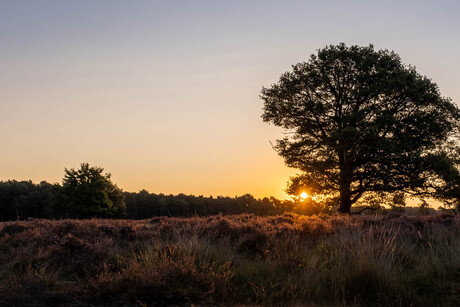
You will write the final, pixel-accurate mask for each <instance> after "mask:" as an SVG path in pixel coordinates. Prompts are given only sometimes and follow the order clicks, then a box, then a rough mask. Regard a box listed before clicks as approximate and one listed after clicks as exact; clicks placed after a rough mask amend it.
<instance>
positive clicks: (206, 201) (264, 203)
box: [0, 180, 321, 221]
mask: <svg viewBox="0 0 460 307" xmlns="http://www.w3.org/2000/svg"><path fill="white" fill-rule="evenodd" d="M62 193H63V186H62V185H61V184H50V183H48V182H46V181H42V182H40V183H38V184H35V183H33V182H32V181H16V180H8V181H0V220H2V221H8V220H17V219H20V220H24V219H27V218H47V219H51V218H77V217H78V216H75V215H72V214H67V215H63V214H62V203H61V202H60V200H61V198H62ZM123 195H124V197H125V200H124V203H125V208H124V210H122V211H120V212H118V213H116V214H112V215H111V216H110V217H111V218H128V219H146V218H151V217H155V216H170V217H172V216H177V217H189V216H208V215H216V214H220V213H221V214H224V215H227V214H243V213H250V214H256V215H276V214H282V213H283V212H285V211H290V212H296V213H299V214H315V213H319V212H321V208H319V207H316V206H314V205H311V204H308V205H307V203H306V202H295V201H292V200H279V199H276V198H274V197H270V198H267V197H265V198H262V199H256V198H254V197H253V196H252V195H250V194H245V195H243V196H237V197H224V196H217V197H212V196H209V197H205V196H194V195H185V194H178V195H165V194H154V193H149V192H148V191H146V190H141V191H140V192H137V193H134V192H123ZM91 217H101V216H98V215H94V216H87V218H91Z"/></svg>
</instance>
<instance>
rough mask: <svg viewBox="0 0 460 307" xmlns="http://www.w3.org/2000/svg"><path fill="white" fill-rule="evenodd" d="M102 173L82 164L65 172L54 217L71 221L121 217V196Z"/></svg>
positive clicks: (107, 175)
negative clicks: (68, 218) (74, 219)
mask: <svg viewBox="0 0 460 307" xmlns="http://www.w3.org/2000/svg"><path fill="white" fill-rule="evenodd" d="M103 171H104V169H103V168H100V167H90V166H89V164H88V163H82V164H81V166H80V169H78V170H75V169H66V170H65V176H64V179H63V182H62V189H61V190H60V193H59V197H58V201H57V205H56V207H55V210H56V212H55V214H56V215H57V216H60V217H73V218H92V217H119V216H123V215H124V213H125V210H126V204H125V196H124V194H123V192H122V191H121V190H120V189H119V188H118V187H117V186H116V185H115V184H113V183H112V181H111V180H110V174H105V175H104V174H103V173H102V172H103Z"/></svg>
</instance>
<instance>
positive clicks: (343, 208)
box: [339, 150, 352, 213]
mask: <svg viewBox="0 0 460 307" xmlns="http://www.w3.org/2000/svg"><path fill="white" fill-rule="evenodd" d="M339 168H340V182H339V184H340V186H339V192H340V207H339V212H340V213H350V209H351V205H352V201H351V196H352V193H351V174H352V171H351V168H350V166H349V165H347V163H346V161H345V153H344V151H343V150H339Z"/></svg>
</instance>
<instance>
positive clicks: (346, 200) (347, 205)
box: [339, 190, 351, 213]
mask: <svg viewBox="0 0 460 307" xmlns="http://www.w3.org/2000/svg"><path fill="white" fill-rule="evenodd" d="M349 192H350V190H348V191H345V193H343V194H342V191H340V208H339V212H340V213H350V210H351V199H350V193H349Z"/></svg>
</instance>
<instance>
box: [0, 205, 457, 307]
mask: <svg viewBox="0 0 460 307" xmlns="http://www.w3.org/2000/svg"><path fill="white" fill-rule="evenodd" d="M459 238H460V217H459V216H454V215H449V214H442V215H433V216H422V217H406V216H395V215H393V214H388V215H385V216H383V217H371V216H359V217H358V216H338V215H333V216H323V215H320V216H313V217H305V216H299V215H296V214H283V215H278V216H269V217H260V216H256V215H248V214H244V215H234V216H222V215H218V216H211V217H192V218H168V217H161V218H154V219H150V220H142V221H132V220H103V219H100V220H97V219H92V220H84V221H83V220H60V221H50V220H32V221H20V222H6V223H0V246H1V247H2V248H1V249H0V263H2V266H1V267H0V276H2V278H1V279H0V305H2V306H3V305H5V306H44V305H47V306H57V305H60V306H77V305H78V306H80V305H91V306H109V305H117V306H118V305H120V306H121V305H123V306H139V305H144V304H145V305H148V306H151V305H153V306H164V305H167V306H182V305H190V304H194V305H206V306H208V305H213V306H220V305H222V306H234V305H238V306H245V305H250V306H254V305H264V306H275V305H276V306H278V305H283V306H286V305H301V306H303V305H307V306H316V305H320V306H338V305H341V306H350V305H351V306H458V305H459V304H460V288H459V287H458V270H459V268H460V257H458V255H459V254H460V240H459Z"/></svg>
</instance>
